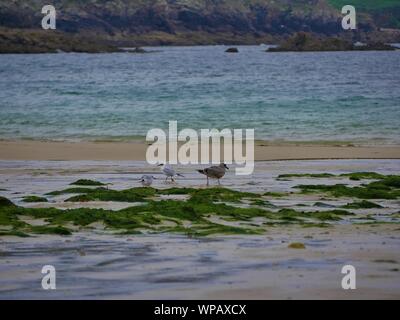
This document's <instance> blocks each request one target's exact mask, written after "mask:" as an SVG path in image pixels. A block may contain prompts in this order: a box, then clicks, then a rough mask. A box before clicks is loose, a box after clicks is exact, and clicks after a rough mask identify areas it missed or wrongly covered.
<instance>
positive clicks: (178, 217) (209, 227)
mask: <svg viewBox="0 0 400 320" xmlns="http://www.w3.org/2000/svg"><path fill="white" fill-rule="evenodd" d="M77 192H81V194H80V195H78V196H74V197H72V198H69V199H67V200H66V201H72V200H76V201H82V199H83V201H92V200H102V201H127V202H129V201H140V202H141V203H139V204H136V205H134V206H132V207H128V208H125V209H122V210H118V211H112V210H105V209H89V208H77V209H68V210H61V209H57V208H25V207H20V206H16V205H14V204H13V203H12V202H11V201H10V200H8V199H6V198H0V235H20V236H27V235H29V234H37V233H46V234H59V235H68V234H71V232H73V231H75V230H79V229H80V228H90V225H91V224H93V223H95V222H102V223H103V224H104V226H105V227H106V229H107V230H108V231H111V232H114V233H119V234H135V233H140V232H156V233H157V232H158V233H159V232H173V233H183V234H187V235H190V236H206V235H213V234H262V233H264V232H265V231H266V230H265V227H266V226H275V225H282V224H298V225H300V226H308V225H310V226H322V225H323V226H325V224H326V222H327V221H330V222H333V221H338V220H341V219H342V218H343V217H344V216H351V215H353V214H352V213H351V212H349V211H346V210H337V209H335V210H327V211H310V212H308V211H296V210H293V209H287V208H284V209H276V210H275V211H271V209H270V208H268V207H269V206H270V204H269V202H267V201H266V202H264V200H263V199H262V195H261V194H256V193H248V192H240V191H235V190H230V189H225V188H210V189H194V188H171V189H165V190H157V189H154V188H132V189H127V190H121V191H117V190H110V189H104V188H96V189H89V188H70V189H66V190H62V191H57V192H52V193H50V194H56V195H59V194H66V193H77ZM171 194H174V195H176V194H185V195H188V199H187V200H173V199H167V200H165V199H163V198H162V195H171ZM249 200H250V201H249ZM244 201H246V202H249V203H250V204H252V203H255V205H256V206H251V205H249V204H248V203H247V207H243V205H244V204H245V203H244ZM229 203H231V204H229ZM263 205H266V206H267V208H268V209H267V208H265V207H263ZM20 216H29V217H32V218H33V219H44V220H45V221H46V223H47V224H46V225H43V226H33V225H30V224H29V223H27V222H25V221H22V220H21V219H19V217H20ZM214 218H218V222H215V220H214ZM260 218H261V219H262V221H263V222H262V223H258V224H257V223H254V219H260ZM71 225H72V227H71ZM71 228H72V229H71Z"/></svg>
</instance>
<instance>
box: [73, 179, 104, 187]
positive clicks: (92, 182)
mask: <svg viewBox="0 0 400 320" xmlns="http://www.w3.org/2000/svg"><path fill="white" fill-rule="evenodd" d="M70 185H76V186H104V185H105V184H104V183H102V182H99V181H95V180H89V179H79V180H77V181H75V182H72V183H70Z"/></svg>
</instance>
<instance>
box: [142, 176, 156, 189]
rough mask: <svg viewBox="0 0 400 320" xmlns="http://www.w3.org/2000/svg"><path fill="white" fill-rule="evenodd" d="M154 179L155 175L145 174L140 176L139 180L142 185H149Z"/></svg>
mask: <svg viewBox="0 0 400 320" xmlns="http://www.w3.org/2000/svg"><path fill="white" fill-rule="evenodd" d="M154 179H155V177H153V176H149V175H147V174H146V175H144V176H142V177H141V178H140V182H141V183H142V186H143V187H150V186H151V185H152V183H153V180H154Z"/></svg>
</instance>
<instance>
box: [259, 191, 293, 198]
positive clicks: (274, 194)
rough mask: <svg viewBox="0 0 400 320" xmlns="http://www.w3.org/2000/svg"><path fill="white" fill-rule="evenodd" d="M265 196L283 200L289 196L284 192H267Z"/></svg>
mask: <svg viewBox="0 0 400 320" xmlns="http://www.w3.org/2000/svg"><path fill="white" fill-rule="evenodd" d="M263 195H264V196H266V197H274V198H282V197H285V196H287V195H288V194H287V193H284V192H265V193H264V194H263Z"/></svg>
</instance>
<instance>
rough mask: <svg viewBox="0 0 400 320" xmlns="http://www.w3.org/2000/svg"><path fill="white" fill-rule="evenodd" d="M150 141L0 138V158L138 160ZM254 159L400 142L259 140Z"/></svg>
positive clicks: (345, 155) (350, 154)
mask: <svg viewBox="0 0 400 320" xmlns="http://www.w3.org/2000/svg"><path fill="white" fill-rule="evenodd" d="M147 147H148V143H146V142H145V141H133V142H129V143H128V142H53V141H52V142H44V141H23V140H17V141H4V140H3V141H0V160H121V161H124V160H137V161H144V160H146V159H145V156H146V150H147ZM254 156H255V160H256V161H267V160H307V159H308V160H310V159H400V146H371V147H369V146H368V147H367V146H348V145H322V144H321V145H318V144H313V145H307V144H303V145H302V144H271V143H268V142H257V143H256V145H255V155H254Z"/></svg>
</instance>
